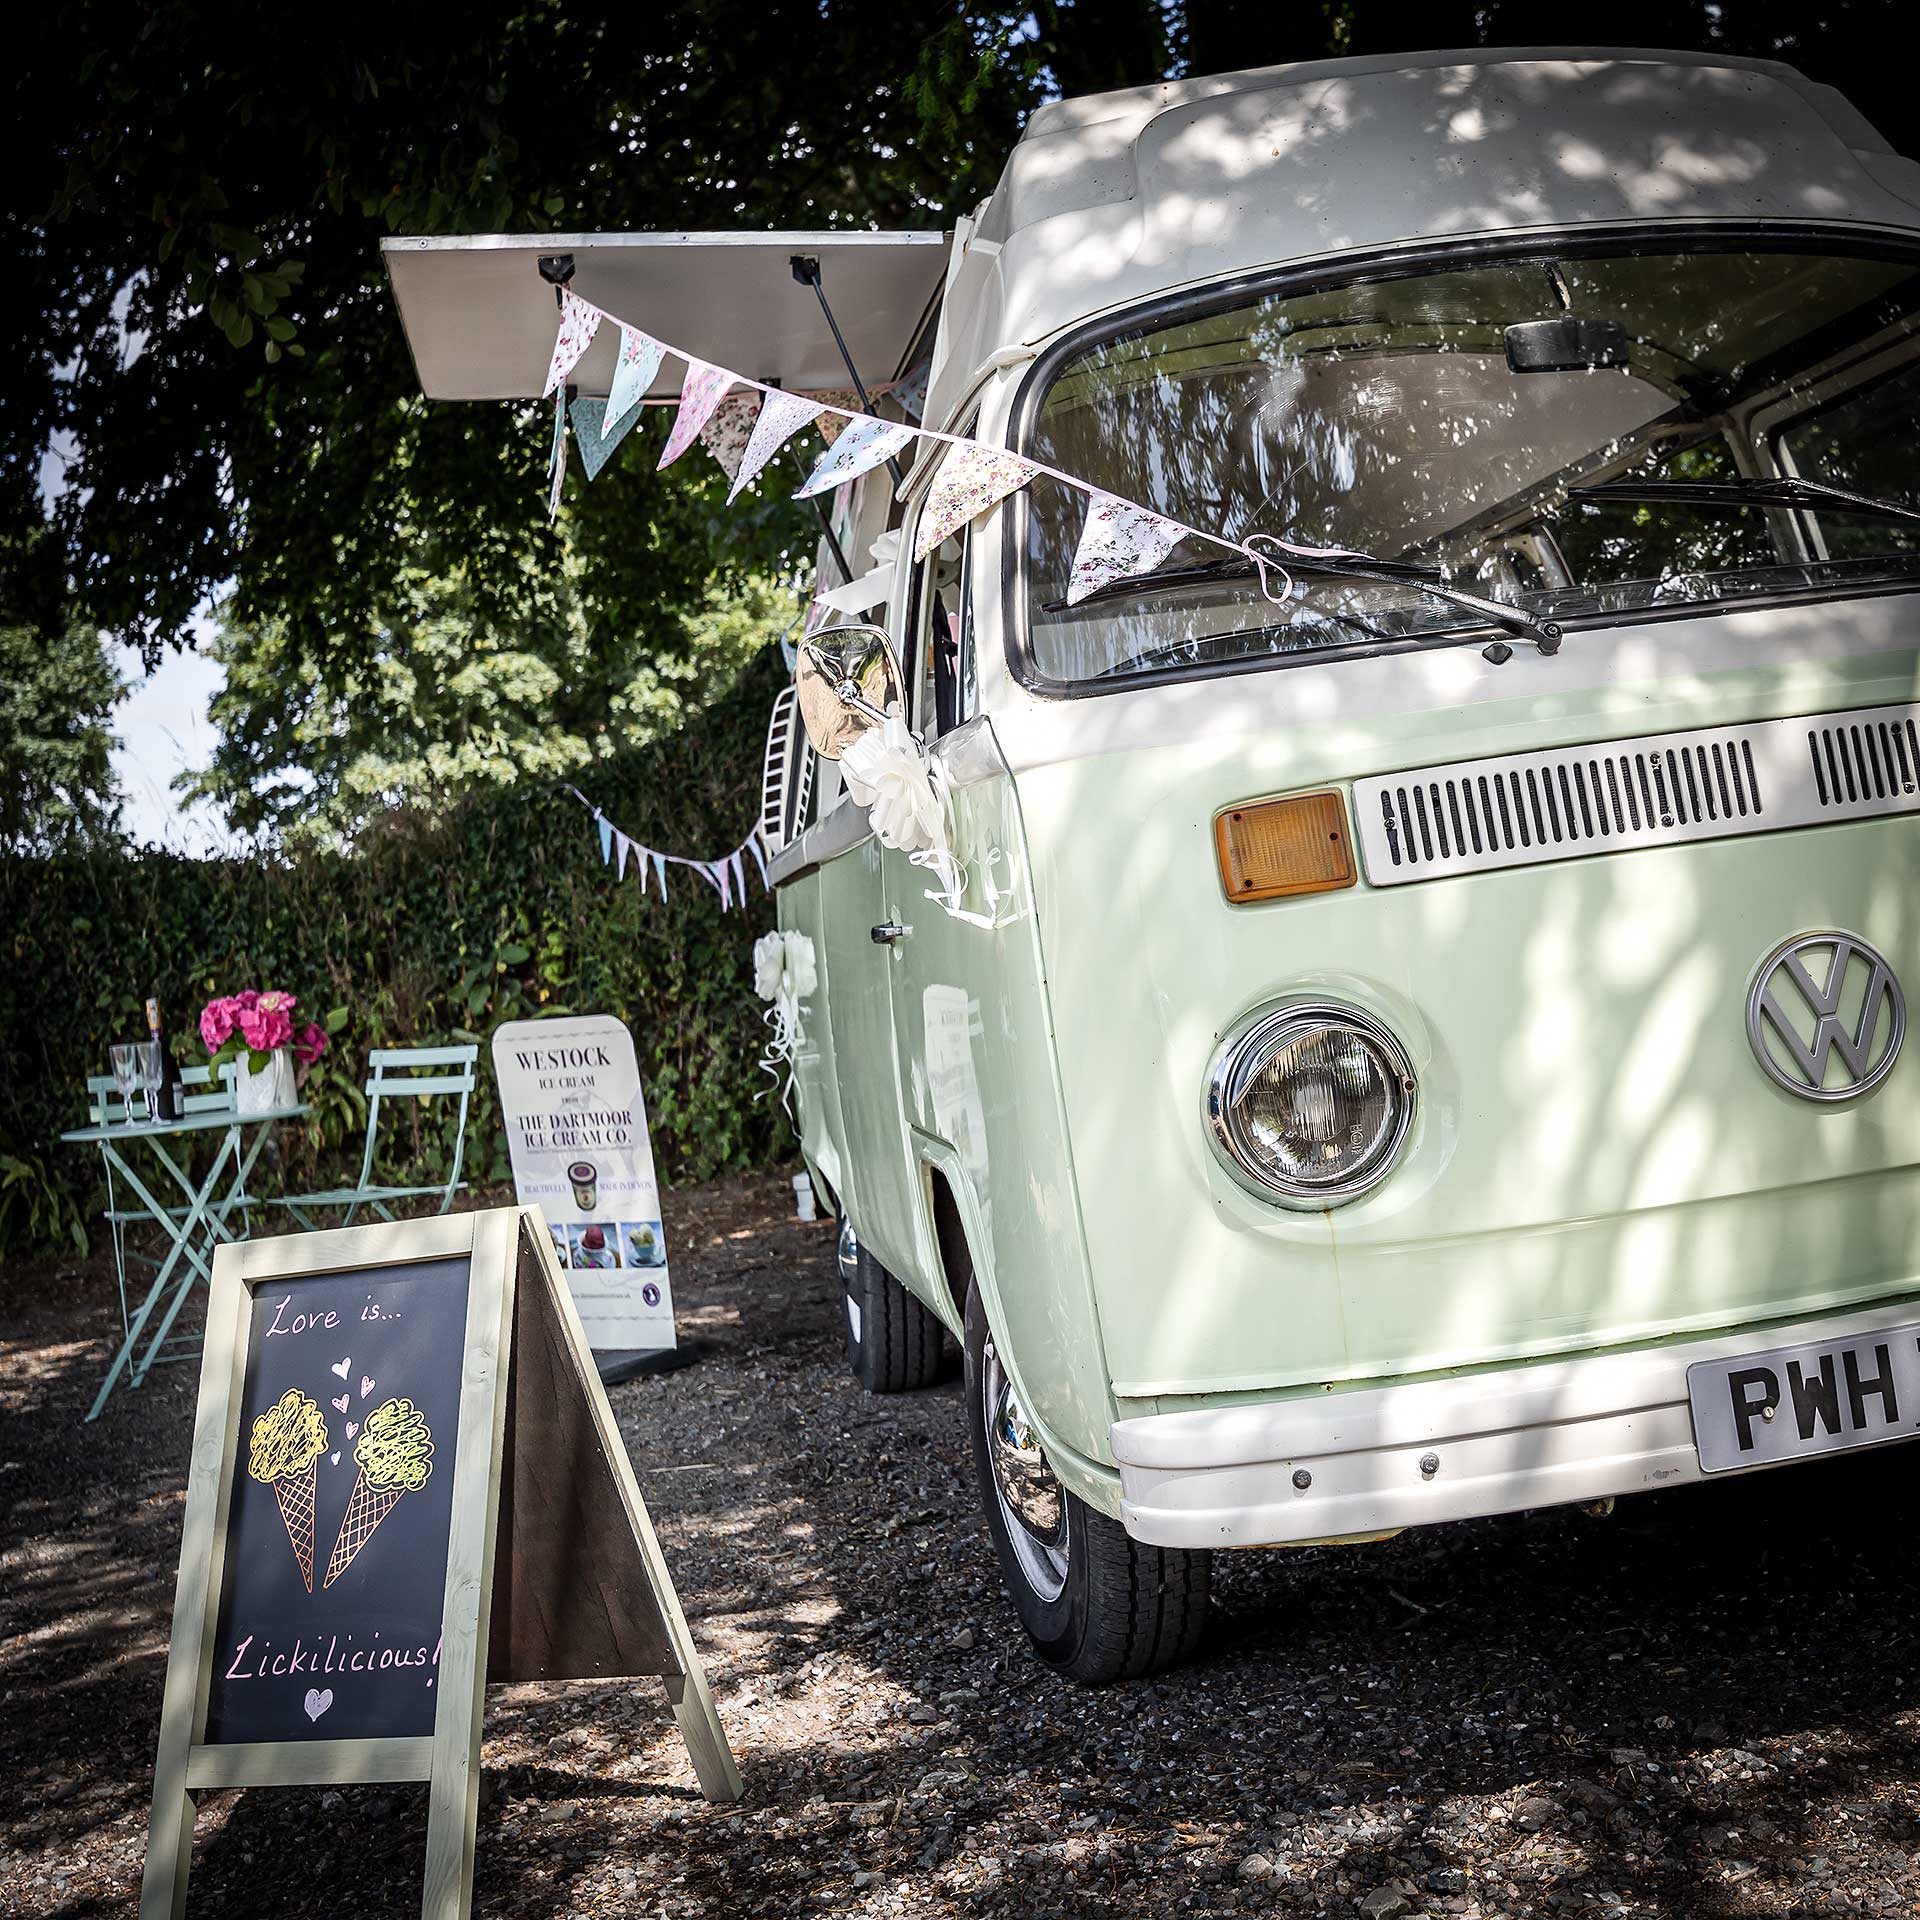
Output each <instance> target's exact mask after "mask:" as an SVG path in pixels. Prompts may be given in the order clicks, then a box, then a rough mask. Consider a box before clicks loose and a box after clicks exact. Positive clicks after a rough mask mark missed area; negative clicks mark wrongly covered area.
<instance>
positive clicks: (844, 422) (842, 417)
mask: <svg viewBox="0 0 1920 1920" xmlns="http://www.w3.org/2000/svg"><path fill="white" fill-rule="evenodd" d="M813 397H814V399H816V400H818V401H819V402H820V404H821V406H822V407H824V408H826V409H828V411H826V412H824V413H822V414H821V416H820V418H819V419H818V420H816V421H815V422H814V423H813V424H814V425H815V426H816V427H818V428H819V429H820V437H821V439H823V440H824V441H825V442H826V443H827V445H828V446H832V445H833V443H834V442H835V441H836V440H838V439H839V438H840V436H841V435H842V434H843V433H844V432H846V430H847V429H848V428H849V427H850V426H852V425H853V422H852V421H851V420H849V419H848V418H847V415H848V414H850V413H858V412H859V411H860V396H859V395H858V394H857V393H855V392H854V390H853V389H852V388H851V387H827V388H824V389H823V390H821V391H818V392H816V393H815V394H814V396H813ZM835 407H837V408H839V409H840V411H839V412H838V413H835V412H833V411H832V409H833V408H835Z"/></svg>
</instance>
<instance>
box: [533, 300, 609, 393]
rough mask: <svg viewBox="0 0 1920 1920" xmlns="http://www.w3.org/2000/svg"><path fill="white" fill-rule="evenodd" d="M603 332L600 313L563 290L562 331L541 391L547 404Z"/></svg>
mask: <svg viewBox="0 0 1920 1920" xmlns="http://www.w3.org/2000/svg"><path fill="white" fill-rule="evenodd" d="M599 331H600V309H599V308H598V307H590V306H588V305H587V303H586V302H585V301H584V300H582V299H581V298H580V297H579V295H577V294H576V293H575V292H574V291H573V290H572V289H571V288H570V287H563V288H562V289H561V290H560V331H559V333H558V334H556V335H555V336H554V342H553V360H552V362H551V364H550V365H549V366H548V368H547V384H546V385H545V386H544V387H542V388H541V389H540V398H541V399H542V400H544V399H545V398H546V397H547V396H548V394H550V393H552V392H553V391H554V390H555V389H556V388H557V387H559V386H560V385H561V383H562V382H563V381H564V380H565V379H566V377H567V375H568V374H570V373H571V372H572V371H573V370H574V368H575V366H576V365H578V364H579V360H580V356H581V355H582V354H583V353H585V352H586V350H587V349H588V348H589V347H590V346H591V345H592V344H593V336H594V335H595V334H596V333H598V332H599Z"/></svg>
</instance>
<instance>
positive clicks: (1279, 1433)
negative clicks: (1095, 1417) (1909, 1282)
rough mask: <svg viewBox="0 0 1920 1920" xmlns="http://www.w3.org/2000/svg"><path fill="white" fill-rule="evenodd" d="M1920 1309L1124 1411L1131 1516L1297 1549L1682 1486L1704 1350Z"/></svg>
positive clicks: (1810, 1334) (1160, 1540)
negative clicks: (1193, 1405) (1394, 1382)
mask: <svg viewBox="0 0 1920 1920" xmlns="http://www.w3.org/2000/svg"><path fill="white" fill-rule="evenodd" d="M1915 1318H1916V1309H1915V1305H1914V1303H1913V1302H1912V1301H1911V1300H1909V1301H1906V1302H1903V1303H1901V1304H1899V1305H1897V1306H1891V1307H1876V1308H1873V1309H1869V1310H1859V1311H1855V1312H1851V1313H1846V1314H1838V1315H1832V1316H1828V1317H1825V1318H1822V1319H1818V1320H1806V1321H1800V1322H1797V1323H1795V1324H1794V1325H1792V1326H1768V1327H1765V1328H1762V1329H1750V1330H1746V1331H1742V1332H1739V1333H1723V1334H1716V1335H1713V1336H1712V1337H1710V1338H1708V1339H1705V1340H1690V1341H1687V1342H1686V1343H1685V1344H1680V1345H1674V1346H1665V1347H1653V1348H1641V1349H1638V1350H1636V1351H1634V1352H1631V1353H1610V1354H1595V1355H1591V1356H1589V1357H1587V1358H1584V1359H1578V1360H1557V1361H1549V1362H1543V1363H1541V1364H1538V1365H1534V1366H1528V1367H1508V1368H1503V1369H1501V1370H1499V1371H1496V1372H1489V1373H1475V1374H1467V1375H1461V1376H1456V1377H1452V1378H1448V1379H1441V1380H1414V1381H1408V1382H1405V1383H1404V1384H1402V1385H1398V1386H1389V1387H1365V1388H1356V1389H1350V1390H1329V1391H1328V1392H1326V1393H1323V1394H1318V1395H1315V1396H1313V1397H1310V1398H1304V1399H1294V1400H1277V1401H1268V1402H1266V1403H1264V1404H1262V1405H1258V1406H1241V1407H1229V1408H1210V1409H1199V1410H1196V1411H1193V1412H1190V1413H1162V1414H1150V1415H1144V1416H1142V1417H1141V1418H1138V1419H1131V1420H1116V1421H1115V1422H1114V1423H1113V1426H1112V1428H1111V1429H1110V1432H1111V1435H1112V1439H1113V1456H1114V1459H1115V1461H1116V1462H1117V1463H1118V1464H1119V1468H1120V1493H1121V1501H1120V1517H1121V1519H1122V1520H1123V1521H1124V1522H1125V1524H1126V1529H1127V1531H1128V1532H1129V1533H1130V1534H1132V1535H1133V1537H1134V1538H1135V1539H1136V1540H1144V1541H1148V1542H1150V1543H1152V1544H1153V1545H1155V1546H1162V1547H1260V1546H1284V1545H1288V1544H1292V1543H1295V1542H1299V1541H1304V1540H1327V1539H1332V1538H1337V1537H1339V1536H1341V1535H1346V1534H1369V1533H1383V1532H1387V1531H1390V1530H1392V1529H1395V1528H1400V1527H1417V1526H1429V1525H1432V1524H1433V1523H1434V1522H1436V1521H1440V1520H1467V1519H1472V1518H1474V1517H1475V1516H1477V1515H1481V1514H1490V1513H1518V1512H1521V1511H1523V1510H1524V1509H1526V1508H1529V1507H1552V1506H1563V1505H1565V1504H1567V1503H1568V1502H1570V1501H1575V1500H1598V1499H1602V1498H1604V1497H1605V1496H1607V1495H1609V1494H1623V1493H1643V1492H1646V1491H1648V1490H1650V1489H1652V1488H1655V1487H1672V1486H1680V1485H1683V1484H1685V1483H1686V1482H1688V1481H1691V1480H1698V1479H1699V1478H1700V1477H1701V1473H1700V1461H1699V1457H1698V1455H1697V1454H1696V1453H1695V1451H1694V1443H1693V1417H1692V1414H1691V1412H1690V1411H1689V1408H1688V1404H1687V1368H1688V1367H1690V1366H1691V1365H1692V1364H1693V1363H1694V1362H1695V1361H1696V1360H1711V1359H1725V1358H1732V1357H1735V1356H1738V1355H1741V1354H1747V1353H1759V1352H1764V1351H1765V1350H1766V1349H1768V1348H1770V1347H1781V1346H1792V1345H1795V1344H1797V1343H1799V1342H1801V1341H1818V1340H1829V1339H1834V1338H1836V1337H1839V1336H1843V1335H1846V1334H1852V1333H1877V1332H1881V1331H1883V1330H1885V1329H1887V1328H1891V1327H1899V1326H1905V1325H1908V1324H1910V1323H1911V1322H1912V1321H1913V1320H1914V1319H1915ZM1429 1456H1432V1458H1431V1459H1429ZM1423 1463H1424V1464H1425V1465H1426V1466H1427V1467H1429V1468H1430V1469H1431V1470H1430V1471H1423ZM1296 1476H1303V1477H1304V1478H1305V1480H1306V1483H1307V1484H1306V1485H1304V1486H1298V1485H1296V1484H1295V1480H1296Z"/></svg>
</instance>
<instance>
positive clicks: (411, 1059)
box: [261, 1046, 480, 1232]
mask: <svg viewBox="0 0 1920 1920" xmlns="http://www.w3.org/2000/svg"><path fill="white" fill-rule="evenodd" d="M479 1057H480V1049H479V1048H478V1047H477V1046H464V1047H376V1048H375V1049H374V1050H373V1051H372V1052H371V1053H369V1054H368V1055H367V1065H368V1068H369V1069H370V1070H371V1073H372V1078H371V1079H369V1080H368V1082H367V1145H366V1151H365V1152H364V1153H363V1154H362V1155H361V1156H360V1178H359V1181H358V1182H357V1183H356V1184H355V1185H353V1186H351V1187H331V1188H328V1189H326V1190H325V1191H323V1192H320V1193H294V1194H284V1195H281V1196H280V1197H278V1198H276V1199H272V1200H267V1201H263V1202H262V1203H261V1204H263V1205H265V1206H275V1207H285V1208H286V1210H287V1211H288V1212H289V1213H290V1214H292V1215H293V1217H294V1219H296V1220H297V1221H298V1222H299V1223H300V1225H301V1226H302V1227H303V1228H305V1229H306V1230H307V1231H309V1232H311V1231H312V1230H313V1226H314V1222H313V1220H312V1219H311V1218H310V1217H309V1216H310V1213H311V1211H313V1210H315V1209H320V1208H327V1207H344V1208H345V1209H346V1215H345V1217H344V1218H343V1219H342V1220H341V1221H340V1225H341V1226H343V1227H350V1226H352V1225H353V1219H354V1215H355V1214H357V1213H358V1212H359V1211H360V1209H361V1208H362V1207H365V1208H366V1209H367V1210H368V1211H369V1212H371V1213H376V1214H378V1215H379V1216H380V1218H381V1219H382V1220H391V1219H393V1218H394V1213H393V1203H394V1202H395V1201H396V1200H419V1199H425V1198H428V1197H430V1196H432V1195H434V1194H438V1195H439V1197H440V1205H439V1208H438V1211H439V1212H441V1213H445V1212H446V1211H447V1210H448V1209H449V1208H450V1207H451V1206H452V1205H453V1196H454V1195H455V1194H456V1193H458V1192H459V1191H460V1190H461V1189H462V1188H463V1187H464V1186H465V1185H466V1182H465V1181H464V1180H462V1179H461V1178H460V1162H461V1157H462V1155H463V1154H464V1153H465V1151H466V1144H467V1103H468V1101H469V1100H470V1099H471V1098H472V1095H473V1063H474V1062H475V1061H476V1060H477V1059H478V1058H479ZM436 1069H437V1071H436ZM456 1095H457V1096H458V1097H459V1101H460V1125H459V1128H458V1130H457V1131H456V1133H455V1135H454V1142H453V1154H452V1157H451V1159H450V1160H449V1162H448V1165H447V1177H446V1179H445V1181H444V1182H441V1183H437V1184H433V1185H428V1186H418V1187H405V1186H402V1187H395V1186H382V1185H377V1184H376V1183H375V1181H374V1178H373V1159H374V1149H375V1146H376V1144H377V1143H378V1140H379V1134H380V1103H381V1101H383V1100H450V1099H453V1098H454V1097H455V1096H456Z"/></svg>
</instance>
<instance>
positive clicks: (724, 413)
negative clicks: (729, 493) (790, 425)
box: [700, 387, 760, 480]
mask: <svg viewBox="0 0 1920 1920" xmlns="http://www.w3.org/2000/svg"><path fill="white" fill-rule="evenodd" d="M759 418H760V389H759V388H758V387H747V388H745V389H743V390H742V391H741V392H739V393H730V394H728V395H727V397H726V398H725V399H724V400H722V401H721V402H720V404H719V405H718V406H717V407H715V408H714V410H713V417H712V418H711V419H710V420H708V422H707V424H706V425H705V426H704V427H702V428H701V429H700V444H701V445H702V446H703V447H705V448H706V450H707V451H708V452H709V453H710V454H712V455H713V457H714V458H715V459H716V460H717V461H718V462H719V463H720V470H721V472H722V473H724V474H725V475H726V476H727V478H728V479H729V480H735V479H738V478H739V475H740V459H741V456H742V455H743V454H744V453H745V452H746V450H747V442H748V441H749V440H751V439H752V438H753V423H754V422H755V421H756V420H758V419H759Z"/></svg>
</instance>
